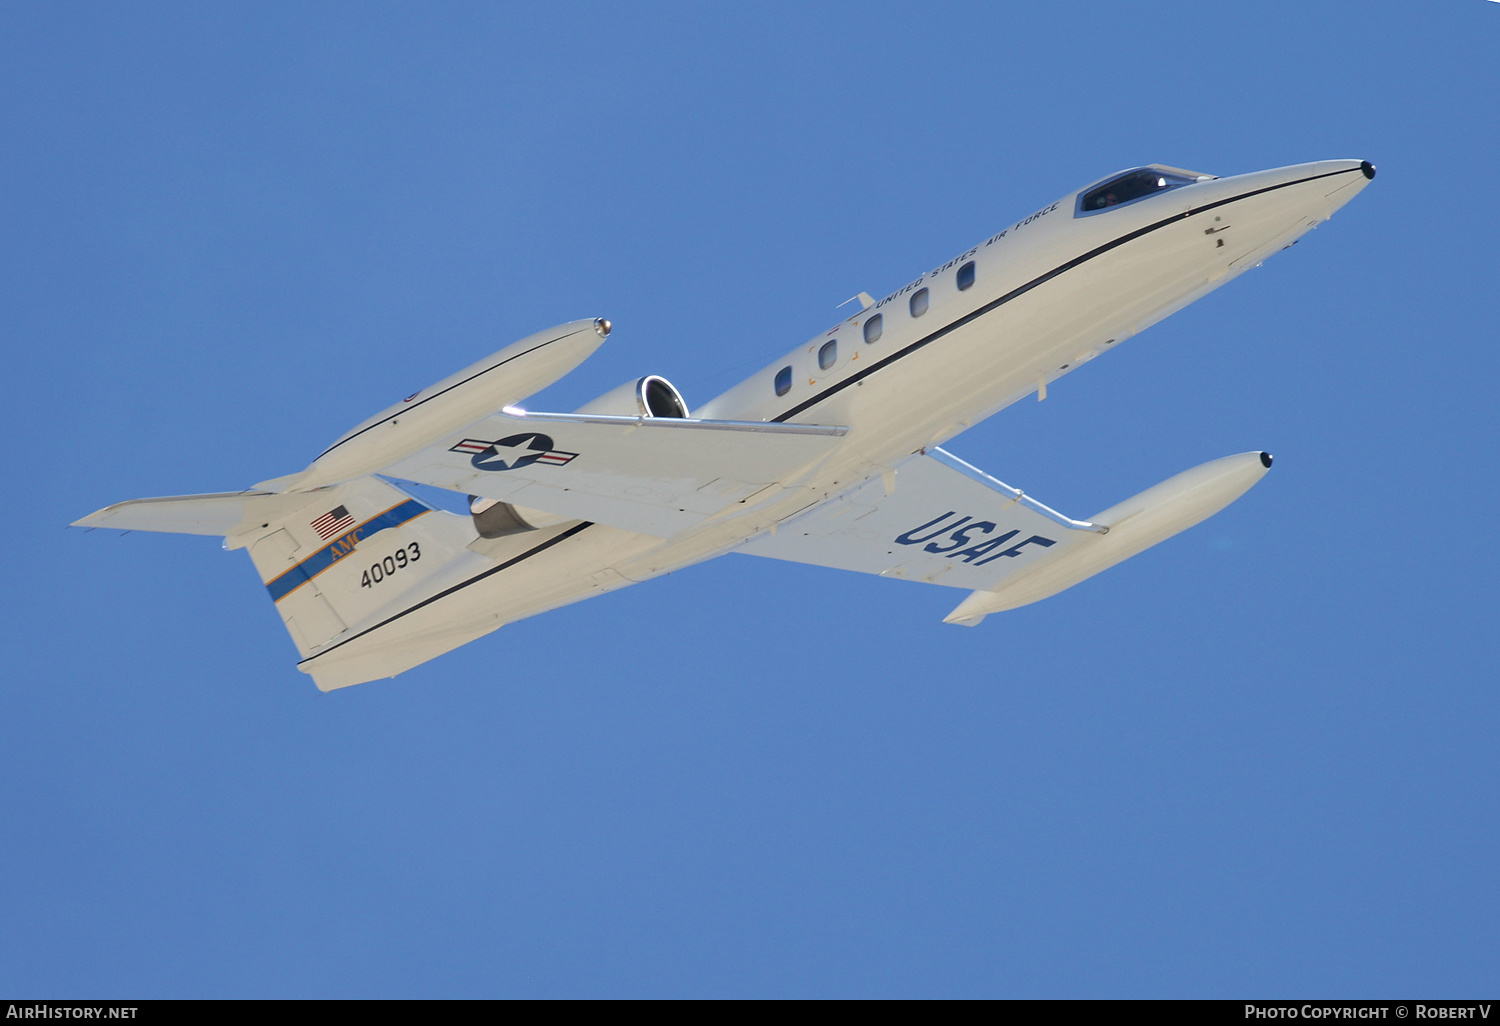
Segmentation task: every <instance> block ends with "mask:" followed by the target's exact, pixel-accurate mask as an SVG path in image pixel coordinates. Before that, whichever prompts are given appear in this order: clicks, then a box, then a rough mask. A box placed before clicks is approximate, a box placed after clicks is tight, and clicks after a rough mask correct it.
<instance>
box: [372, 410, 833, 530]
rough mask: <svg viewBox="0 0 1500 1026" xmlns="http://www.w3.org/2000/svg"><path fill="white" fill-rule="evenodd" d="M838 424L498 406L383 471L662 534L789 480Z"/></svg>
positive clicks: (825, 449)
mask: <svg viewBox="0 0 1500 1026" xmlns="http://www.w3.org/2000/svg"><path fill="white" fill-rule="evenodd" d="M847 431H848V429H847V428H843V427H824V426H821V425H816V424H772V423H766V422H762V421H730V420H693V419H686V418H684V419H675V418H666V417H611V416H602V415H601V416H595V415H587V414H571V413H527V412H526V411H524V410H517V409H514V408H508V409H507V410H505V411H504V412H503V413H499V414H496V415H495V416H493V417H487V418H485V419H484V420H481V421H479V422H478V423H476V424H472V425H470V426H469V427H467V428H465V429H464V431H463V433H462V434H460V435H454V436H452V437H450V438H446V439H444V440H443V441H442V442H440V443H438V444H437V445H435V446H432V447H431V448H428V449H424V450H422V451H420V452H418V453H415V454H414V455H412V456H409V457H407V458H406V459H404V460H402V461H400V462H399V463H395V464H393V465H391V466H390V467H387V468H385V469H384V470H383V471H382V473H386V474H389V475H391V476H393V477H399V478H405V479H406V480H408V481H416V482H419V483H421V484H429V485H435V486H437V487H439V488H448V489H452V490H453V491H457V492H468V493H470V494H472V495H482V496H484V497H485V498H489V499H499V500H501V501H504V502H509V503H513V504H515V505H518V506H525V507H529V508H532V509H539V510H545V511H546V512H548V513H556V514H559V515H561V516H566V517H576V518H578V519H580V520H591V521H594V522H595V523H601V524H608V525H610V526H612V527H620V528H624V529H625V530H628V531H636V532H639V533H641V534H649V535H654V536H656V537H658V538H669V537H671V536H672V535H674V534H677V533H679V532H681V531H684V530H687V529H688V528H690V527H693V526H695V525H697V524H699V523H701V522H702V521H704V520H706V519H707V518H709V517H711V516H714V515H715V514H717V513H721V512H723V511H724V510H726V509H729V508H730V507H732V506H736V505H742V507H743V508H748V506H749V502H750V500H751V498H752V497H753V496H755V495H756V494H757V493H759V492H763V491H765V490H766V489H767V488H768V487H769V486H774V485H778V484H782V483H786V482H789V481H793V480H795V479H796V478H797V477H798V476H800V474H801V473H802V472H803V471H804V470H806V469H807V468H808V467H810V466H811V465H813V464H815V463H816V462H817V461H818V460H820V459H822V458H823V457H824V456H826V455H827V454H828V453H829V452H830V451H832V450H833V448H834V447H835V446H837V445H838V444H839V439H840V438H842V437H843V436H844V434H845V433H847Z"/></svg>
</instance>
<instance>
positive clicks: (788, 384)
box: [776, 367, 792, 395]
mask: <svg viewBox="0 0 1500 1026" xmlns="http://www.w3.org/2000/svg"><path fill="white" fill-rule="evenodd" d="M791 390H792V369H791V368H790V367H783V368H781V370H779V371H777V372H776V394H777V395H786V394H787V393H788V392H790V391H791Z"/></svg>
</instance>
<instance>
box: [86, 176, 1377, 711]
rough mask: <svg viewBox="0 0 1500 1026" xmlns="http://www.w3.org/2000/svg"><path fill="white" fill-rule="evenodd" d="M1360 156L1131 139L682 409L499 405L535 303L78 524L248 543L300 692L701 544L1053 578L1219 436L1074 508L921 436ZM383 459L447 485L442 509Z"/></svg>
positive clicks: (570, 336)
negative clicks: (1097, 167)
mask: <svg viewBox="0 0 1500 1026" xmlns="http://www.w3.org/2000/svg"><path fill="white" fill-rule="evenodd" d="M1374 177H1375V168H1374V167H1373V166H1372V165H1371V164H1370V163H1369V162H1367V161H1358V160H1329V161H1322V162H1318V163H1312V164H1298V165H1295V166H1292V167H1282V168H1275V169H1272V170H1268V171H1257V172H1255V173H1252V174H1245V175H1237V176H1234V177H1229V178H1219V177H1215V176H1213V175H1205V174H1198V173H1196V172H1192V171H1184V170H1182V169H1180V168H1173V167H1166V166H1162V165H1152V166H1150V167H1141V168H1134V169H1132V170H1129V171H1124V172H1122V173H1120V174H1116V175H1111V176H1110V177H1108V178H1106V179H1104V180H1102V181H1100V182H1097V183H1095V184H1093V185H1089V186H1087V187H1085V188H1083V189H1080V190H1078V191H1077V192H1073V193H1069V194H1068V195H1066V196H1064V197H1063V198H1062V199H1060V200H1058V201H1057V202H1056V203H1052V204H1049V205H1048V206H1045V207H1043V208H1042V209H1040V210H1038V211H1036V212H1035V213H1033V214H1030V215H1028V216H1027V217H1024V218H1022V219H1021V220H1019V221H1017V222H1016V223H1015V224H1013V225H1011V226H1010V227H1008V228H1006V229H1004V230H1003V231H1001V232H999V233H997V234H995V235H991V236H990V237H989V238H987V239H985V240H984V241H982V242H980V243H979V244H978V245H976V246H974V247H973V248H972V249H969V250H966V251H965V252H963V253H961V254H959V255H958V256H956V257H954V258H953V259H952V260H949V261H948V262H947V263H945V264H943V265H942V266H940V267H938V268H936V269H935V270H932V271H930V272H928V273H926V274H923V275H921V276H920V277H918V278H917V279H916V280H915V281H913V282H911V283H910V284H909V285H906V286H904V287H903V288H900V289H898V290H896V291H895V292H892V293H891V294H890V295H888V296H886V297H885V298H884V299H881V300H875V299H873V298H871V297H870V296H869V295H866V294H864V293H861V294H860V296H859V300H860V303H861V305H862V308H861V309H860V311H859V312H858V313H856V314H854V315H853V316H852V317H849V318H848V319H847V320H844V321H842V322H840V323H839V324H837V325H835V326H834V327H833V328H830V329H829V330H828V331H826V332H823V333H822V334H820V335H818V336H817V337H816V338H814V339H812V341H810V342H808V343H807V344H805V345H802V346H798V347H797V348H796V349H794V350H792V351H791V352H790V353H788V354H787V355H786V356H784V357H782V358H780V359H778V360H776V361H775V362H773V363H772V364H771V365H770V366H769V367H767V368H765V369H764V370H762V371H760V372H758V373H756V374H754V375H753V376H751V377H750V378H749V379H748V380H746V381H744V382H743V383H741V384H739V385H737V386H735V387H734V388H731V389H730V390H729V391H727V392H725V393H724V394H723V395H721V396H719V397H718V398H716V399H712V400H710V401H709V402H708V403H707V404H706V405H704V406H702V407H700V408H699V409H698V411H697V413H696V415H690V414H689V412H688V406H687V403H686V402H685V401H684V400H683V398H682V396H681V394H679V393H678V391H677V389H676V388H674V387H673V386H672V385H671V384H670V383H669V382H668V381H666V380H665V379H664V378H661V377H657V376H655V375H648V376H646V377H643V378H640V379H639V380H636V381H629V382H626V383H625V384H623V385H621V386H620V387H619V388H617V389H614V390H613V391H610V392H607V393H605V394H604V395H602V396H600V397H599V398H598V399H596V400H594V401H593V402H591V403H589V404H587V405H586V406H584V407H583V408H581V409H579V410H577V411H575V412H573V413H533V412H528V411H526V410H522V409H518V408H517V407H515V406H514V405H513V404H514V403H517V402H519V401H520V400H522V399H523V398H525V397H526V396H529V395H532V394H534V393H536V392H538V391H539V390H541V389H542V388H544V387H546V386H547V385H549V384H551V383H552V382H554V381H556V380H557V379H558V378H560V377H562V376H563V375H564V374H566V373H568V372H569V371H571V370H572V369H573V368H574V367H576V366H577V365H578V364H579V363H581V362H582V361H583V360H584V359H585V358H586V357H588V356H589V355H590V354H591V353H592V352H593V351H594V350H595V349H596V348H598V346H599V345H600V344H601V343H602V342H603V341H604V340H605V338H606V337H607V336H608V335H609V332H610V323H609V322H608V321H607V320H604V319H602V318H601V319H597V320H582V321H574V322H572V323H570V324H564V325H561V326H559V327H556V328H553V329H551V330H549V331H543V332H539V333H538V334H535V335H532V336H531V337H529V338H526V339H523V340H522V341H520V342H517V343H515V344H514V345H511V346H508V347H506V348H504V349H502V350H500V351H499V352H498V353H495V354H494V355H493V356H490V357H489V358H487V359H485V360H481V361H480V362H479V363H476V364H474V365H473V366H472V367H469V368H467V369H465V370H462V371H460V372H458V373H457V374H455V375H453V376H452V377H449V378H445V379H444V380H442V381H440V382H438V383H437V384H436V385H433V386H432V387H431V388H424V389H422V390H421V391H419V392H415V393H413V394H412V395H410V396H407V397H406V398H405V399H404V400H402V401H401V402H399V403H397V404H396V405H394V406H392V407H391V408H389V409H387V410H384V411H382V412H380V413H378V414H376V415H375V416H374V417H372V418H370V419H369V420H367V421H365V422H364V423H363V424H360V425H358V426H357V427H355V428H354V429H353V430H351V431H349V432H348V433H347V434H346V435H344V436H343V437H342V438H340V439H339V440H338V441H336V442H334V444H333V445H331V446H330V447H329V448H328V449H327V450H325V451H324V452H323V453H322V454H321V455H320V456H318V458H317V459H315V460H314V461H313V462H312V464H311V465H310V466H308V468H307V469H306V470H304V471H302V472H301V473H298V474H293V475H290V476H288V477H283V478H277V479H275V480H272V481H267V482H264V483H262V484H260V485H257V486H255V488H253V489H252V490H250V491H244V492H227V493H219V494H212V495H187V496H175V497H170V498H157V499H135V500H132V501H130V502H122V503H119V504H117V505H114V506H109V507H106V508H105V509H102V510H100V511H99V512H97V513H94V514H93V515H91V516H88V517H85V518H83V519H82V520H79V521H78V522H77V525H78V526H86V527H110V528H120V529H126V530H137V531H140V530H145V531H173V532H179V533H183V534H206V535H221V536H223V538H224V546H225V548H228V549H248V550H249V553H250V559H251V560H252V561H253V562H254V564H255V568H256V570H258V571H259V572H260V576H261V580H262V581H264V582H265V586H266V590H267V591H269V592H270V595H271V600H272V601H273V602H274V603H275V605H276V608H277V610H278V611H279V612H280V613H281V618H282V620H283V621H284V622H285V623H286V627H287V630H288V631H289V632H290V634H291V636H292V639H293V641H294V642H295V643H296V646H297V651H298V652H299V653H300V655H301V660H300V662H299V663H298V667H299V669H301V670H302V671H303V672H304V673H308V674H311V675H312V678H313V680H314V681H315V682H316V683H317V686H318V687H319V688H321V689H323V690H324V691H327V690H330V689H333V688H340V687H345V686H348V685H350V684H358V683H361V682H363V681H369V680H374V679H376V678H380V677H392V676H395V675H396V674H398V673H401V672H402V671H404V670H407V669H410V668H411V667H413V666H416V665H418V664H420V663H424V662H426V661H427V660H429V659H432V658H434V657H435V656H438V655H441V654H442V653H444V652H447V651H449V650H450V649H454V648H457V647H458V646H459V645H462V644H465V643H466V642H469V641H472V640H474V639H475V638H478V637H480V636H481V635H484V634H488V633H489V632H490V631H493V630H495V629H496V628H497V627H500V626H503V625H505V624H508V623H513V622H515V621H516V620H520V619H522V618H524V617H528V616H533V615H535V614H537V613H541V612H544V611H546V610H549V609H555V608H557V607H559V606H563V605H567V604H568V603H570V602H577V601H579V600H580V599H585V598H589V597H590V596H593V595H598V594H601V593H603V592H607V591H613V590H614V589H616V588H623V587H625V586H626V585H629V584H636V583H639V582H641V581H645V580H649V579H650V578H653V577H656V576H658V575H660V574H665V573H669V572H670V571H672V570H676V569H678V568H679V567H684V566H688V565H690V564H693V563H697V562H700V561H702V560H705V559H711V558H712V557H714V556H718V555H721V554H723V553H726V552H746V553H752V554H754V555H758V556H769V557H771V558H773V559H787V560H794V561H796V562H800V563H813V564H816V565H819V566H830V567H841V568H843V569H846V570H858V571H862V572H864V573H868V574H877V575H879V576H882V577H896V578H901V579H904V580H910V581H924V582H927V583H929V584H942V585H947V586H949V587H953V588H962V589H965V590H966V591H968V592H969V595H968V596H967V597H966V598H964V600H963V601H962V602H960V603H959V604H958V606H957V608H955V609H954V610H953V612H952V613H950V614H949V615H948V617H947V621H946V622H948V623H954V624H963V625H965V626H973V625H975V624H978V623H979V622H980V621H981V620H983V619H984V617H985V616H986V615H987V614H989V613H995V612H999V611H1001V610H1006V609H1014V608H1016V607H1017V606H1022V605H1026V604H1028V603H1031V602H1036V601H1037V600H1039V599H1043V598H1046V597H1048V596H1050V595H1055V594H1056V593H1058V592H1060V591H1062V590H1063V589H1065V588H1069V587H1072V586H1073V585H1075V584H1077V583H1078V582H1080V581H1082V580H1084V579H1085V578H1087V577H1092V576H1093V575H1094V574H1097V573H1099V572H1100V571H1101V570H1104V569H1106V568H1107V567H1110V566H1113V565H1114V564H1115V563H1118V562H1120V561H1121V560H1123V559H1126V558H1128V557H1130V556H1133V555H1135V554H1136V553H1138V552H1141V551H1142V550H1144V549H1146V548H1149V547H1150V546H1152V545H1155V544H1156V543H1157V542H1160V541H1162V540H1164V539H1166V538H1169V537H1171V536H1172V535H1174V534H1177V533H1178V532H1179V531H1182V530H1184V529H1186V528H1188V527H1190V526H1192V525H1193V524H1196V523H1198V522H1199V521H1200V520H1203V519H1205V518H1206V517H1208V516H1211V515H1212V514H1214V513H1216V512H1218V511H1219V510H1220V509H1223V508H1224V507H1225V506H1227V505H1228V504H1229V503H1231V502H1233V501H1234V500H1235V499H1236V498H1238V497H1239V496H1240V495H1242V494H1243V493H1244V492H1245V491H1246V490H1247V489H1249V487H1250V486H1251V485H1253V484H1255V482H1256V481H1258V480H1259V479H1260V477H1261V476H1262V475H1263V474H1264V473H1265V472H1266V469H1267V468H1268V467H1270V465H1271V457H1270V456H1269V455H1268V454H1266V453H1264V452H1247V453H1241V454H1240V455H1237V456H1226V457H1224V458H1223V459H1219V460H1215V461H1213V462H1211V463H1206V464H1203V465H1202V466H1199V467H1195V468H1194V469H1192V470H1188V471H1186V472H1185V473H1182V474H1179V475H1178V476H1176V477H1173V478H1171V479H1169V480H1167V481H1164V482H1162V483H1161V484H1159V485H1156V486H1155V487H1154V488H1150V489H1147V490H1146V491H1144V492H1142V493H1141V494H1139V495H1137V496H1135V497H1134V498H1131V499H1127V500H1125V501H1124V502H1122V503H1119V504H1118V505H1115V506H1111V507H1110V508H1109V509H1106V510H1104V511H1103V512H1100V513H1096V514H1094V515H1093V516H1092V517H1090V518H1088V519H1087V520H1074V519H1072V518H1071V517H1067V516H1064V515H1063V514H1061V513H1058V512H1057V511H1055V510H1053V509H1050V508H1048V507H1047V506H1045V505H1043V504H1042V503H1040V502H1038V501H1037V500H1036V499H1033V498H1032V497H1031V496H1029V495H1026V494H1024V493H1023V492H1021V491H1020V490H1019V489H1016V488H1012V487H1011V486H1010V485H1007V484H1004V483H1002V482H1000V481H998V480H996V479H995V478H993V477H990V476H989V475H988V474H986V473H984V472H983V471H981V470H979V469H977V468H975V467H973V466H970V465H969V464H968V463H965V462H964V461H963V460H961V459H958V458H957V457H956V456H953V455H951V454H949V453H948V452H946V451H944V450H943V449H940V448H938V446H939V445H940V444H941V443H942V442H944V441H946V440H947V439H949V438H951V437H952V436H954V435H956V434H958V433H959V432H961V431H963V430H964V429H965V428H967V427H969V426H970V425H971V424H974V423H975V422H976V421H979V420H982V419H984V418H985V417H988V416H990V415H991V414H993V413H996V412H997V411H999V410H1001V409H1003V408H1004V407H1006V406H1008V405H1010V404H1011V403H1013V402H1015V401H1016V400H1018V399H1021V398H1023V397H1025V396H1027V395H1030V394H1031V393H1033V392H1035V393H1036V394H1037V396H1038V398H1045V397H1046V394H1047V385H1048V383H1049V382H1051V381H1053V380H1055V379H1056V378H1058V377H1060V376H1062V375H1063V374H1066V373H1068V372H1069V371H1072V370H1074V369H1076V368H1077V367H1078V366H1080V365H1081V364H1084V363H1087V362H1088V361H1089V360H1092V359H1093V358H1094V357H1096V356H1098V355H1099V354H1100V353H1103V352H1106V351H1108V350H1110V349H1112V348H1115V347H1117V346H1118V345H1119V344H1120V343H1121V342H1123V341H1124V340H1125V339H1127V338H1129V337H1131V336H1132V335H1134V334H1136V333H1137V332H1139V331H1140V330H1141V329H1143V328H1145V327H1148V326H1149V325H1151V324H1154V323H1155V322H1157V321H1159V320H1161V319H1162V318H1163V317H1166V316H1167V315H1168V314H1170V313H1172V312H1173V311H1175V310H1178V309H1181V308H1182V307H1184V306H1186V305H1187V304H1188V303H1191V302H1192V301H1193V300H1195V299H1197V298H1198V297H1200V296H1202V295H1204V294H1206V293H1208V292H1210V291H1212V290H1213V289H1216V288H1218V287H1219V286H1221V285H1223V284H1224V283H1225V282H1227V281H1229V280H1230V279H1231V278H1233V277H1235V275H1237V274H1240V273H1241V272H1243V271H1246V270H1248V269H1250V268H1252V267H1255V266H1257V265H1258V264H1260V262H1261V261H1263V260H1264V259H1265V258H1266V257H1268V256H1270V255H1271V254H1273V253H1275V252H1277V251H1278V250H1280V249H1284V248H1286V247H1287V246H1289V245H1291V244H1292V243H1293V242H1295V241H1296V240H1297V239H1298V237H1300V236H1301V235H1303V234H1304V233H1305V232H1307V231H1308V230H1310V229H1312V228H1314V227H1316V226H1317V225H1318V224H1320V223H1321V222H1323V221H1324V220H1326V219H1327V218H1328V217H1330V216H1331V215H1332V214H1333V212H1334V211H1335V210H1337V209H1338V208H1339V207H1341V206H1343V205H1344V204H1345V203H1347V202H1349V200H1351V199H1353V198H1354V196H1355V195H1356V194H1358V193H1359V192H1360V190H1362V189H1363V188H1364V187H1365V186H1366V185H1367V184H1369V182H1370V180H1371V179H1372V178H1374ZM387 478H396V479H404V480H407V481H414V482H418V483H422V484H427V485H433V486H436V487H439V488H446V489H452V490H454V491H457V492H462V493H467V494H469V495H470V497H471V498H470V509H471V511H472V512H471V515H467V516H465V515H461V514H456V513H450V512H446V511H443V510H439V509H434V508H432V507H430V506H428V505H427V504H426V503H424V502H422V501H421V500H419V499H417V498H415V497H413V496H412V495H410V494H408V493H407V492H405V491H403V490H402V489H401V488H399V487H397V486H396V485H395V484H393V483H391V481H389V480H387Z"/></svg>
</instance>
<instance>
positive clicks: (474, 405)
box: [265, 317, 672, 491]
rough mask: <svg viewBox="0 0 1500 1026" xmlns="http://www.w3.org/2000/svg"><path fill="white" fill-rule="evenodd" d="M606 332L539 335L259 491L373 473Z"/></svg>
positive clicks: (381, 417) (392, 411) (519, 393)
mask: <svg viewBox="0 0 1500 1026" xmlns="http://www.w3.org/2000/svg"><path fill="white" fill-rule="evenodd" d="M609 331H610V323H609V321H607V320H605V319H604V318H602V317H598V318H595V319H593V320H583V321H573V322H570V323H568V324H560V325H558V326H557V327H555V328H550V329H548V330H547V331H539V332H537V333H536V334H535V335H531V336H529V337H527V338H524V339H522V340H521V341H519V342H516V343H514V344H512V345H508V346H506V347H505V348H504V349H501V350H500V351H499V352H496V353H493V354H491V355H490V356H487V357H485V358H484V359H483V360H480V361H479V362H478V363H476V364H473V365H472V366H469V367H465V368H464V369H463V370H461V371H459V372H458V373H457V374H451V375H449V376H448V377H446V378H444V379H443V380H442V381H439V382H438V383H437V384H435V385H433V386H431V387H430V388H424V389H422V390H420V391H417V392H413V393H412V394H411V395H409V396H407V397H406V398H405V399H403V400H402V401H401V402H399V403H396V404H395V405H394V406H391V407H389V408H387V409H385V410H382V411H381V412H379V413H377V414H376V415H375V416H373V417H371V418H370V419H369V420H367V421H365V422H364V423H362V424H357V425H355V426H354V427H353V428H351V429H350V430H349V431H348V432H347V433H345V434H344V436H343V437H342V438H340V439H339V440H338V441H336V442H334V443H333V445H331V446H329V447H328V448H327V449H326V450H324V452H323V454H322V455H321V456H319V457H318V458H317V459H316V460H314V461H313V462H312V465H311V466H309V467H308V468H307V469H306V470H304V471H303V472H302V473H301V474H297V475H294V476H293V477H292V478H288V479H281V480H278V481H276V482H265V484H266V485H273V484H274V485H276V486H277V487H276V490H278V491H307V490H308V489H311V488H319V487H323V486H326V485H331V484H337V483H339V482H340V481H348V480H351V479H353V478H356V477H363V476H364V475H366V474H373V473H375V472H377V471H379V470H380V469H382V468H384V467H388V466H390V465H391V464H392V463H395V462H397V461H398V460H400V459H402V458H403V457H405V456H408V455H410V454H411V453H414V452H416V451H417V450H418V449H421V448H423V447H424V446H428V445H431V444H433V443H434V442H436V441H438V440H439V439H440V438H442V437H443V436H445V435H449V434H452V433H453V432H455V431H459V430H462V429H463V428H464V427H465V426H466V425H468V424H472V423H473V422H474V421H476V420H479V419H480V418H481V417H485V416H488V415H489V414H491V413H494V412H495V411H496V410H499V409H502V408H504V407H506V406H509V405H510V404H511V403H514V402H517V401H518V400H520V399H524V398H525V397H526V396H528V395H533V394H535V393H536V392H540V391H541V390H542V389H544V388H546V387H547V386H548V385H550V384H552V383H553V382H554V381H556V380H557V379H558V378H560V377H562V376H563V375H564V374H567V373H568V372H569V371H571V370H573V368H575V367H577V366H578V365H579V364H580V363H582V362H583V361H584V360H586V359H588V357H590V356H592V355H593V353H594V350H596V349H598V348H599V346H600V344H601V343H603V342H604V340H605V339H606V338H608V337H609ZM667 387H668V388H671V387H672V386H670V385H668V386H667Z"/></svg>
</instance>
